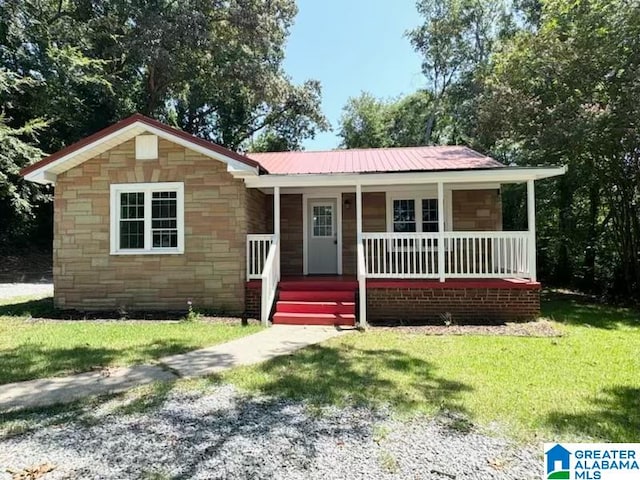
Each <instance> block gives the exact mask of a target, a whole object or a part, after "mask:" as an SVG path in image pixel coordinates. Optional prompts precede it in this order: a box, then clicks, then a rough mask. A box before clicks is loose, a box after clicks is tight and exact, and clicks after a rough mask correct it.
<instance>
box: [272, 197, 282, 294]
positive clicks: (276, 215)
mask: <svg viewBox="0 0 640 480" xmlns="http://www.w3.org/2000/svg"><path fill="white" fill-rule="evenodd" d="M273 236H274V237H275V242H276V245H277V247H276V248H277V252H276V269H277V271H278V281H280V187H273Z"/></svg>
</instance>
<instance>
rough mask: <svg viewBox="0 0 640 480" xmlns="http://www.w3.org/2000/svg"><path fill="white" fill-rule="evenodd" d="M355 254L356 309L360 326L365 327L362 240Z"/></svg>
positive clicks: (365, 288) (365, 299)
mask: <svg viewBox="0 0 640 480" xmlns="http://www.w3.org/2000/svg"><path fill="white" fill-rule="evenodd" d="M356 256H357V269H358V311H359V314H360V315H359V319H360V326H361V327H362V328H365V327H366V326H367V266H366V261H365V257H364V247H363V244H362V242H358V245H357V247H356Z"/></svg>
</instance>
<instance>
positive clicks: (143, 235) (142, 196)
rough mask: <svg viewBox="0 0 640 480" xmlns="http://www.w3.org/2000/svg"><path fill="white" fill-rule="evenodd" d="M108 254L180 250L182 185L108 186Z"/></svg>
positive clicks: (162, 252)
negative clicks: (109, 200) (109, 191)
mask: <svg viewBox="0 0 640 480" xmlns="http://www.w3.org/2000/svg"><path fill="white" fill-rule="evenodd" d="M110 217H111V218H110V224H111V225H110V228H111V254H112V255H145V254H147V255H148V254H180V253H184V184H183V183H182V182H164V183H121V184H113V185H111V213H110Z"/></svg>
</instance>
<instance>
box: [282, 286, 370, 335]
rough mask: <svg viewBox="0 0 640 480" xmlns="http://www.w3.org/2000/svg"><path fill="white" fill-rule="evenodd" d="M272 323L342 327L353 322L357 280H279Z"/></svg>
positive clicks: (353, 323) (354, 320) (354, 319)
mask: <svg viewBox="0 0 640 480" xmlns="http://www.w3.org/2000/svg"><path fill="white" fill-rule="evenodd" d="M278 288H279V294H278V301H277V302H276V309H275V313H274V315H273V319H272V320H273V323H274V324H281V325H341V326H354V325H355V322H356V290H357V288H358V283H357V282H356V281H345V280H339V281H337V280H335V279H326V280H323V279H314V280H310V279H304V280H290V281H281V282H280V284H279V286H278Z"/></svg>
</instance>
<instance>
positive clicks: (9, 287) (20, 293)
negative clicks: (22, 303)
mask: <svg viewBox="0 0 640 480" xmlns="http://www.w3.org/2000/svg"><path fill="white" fill-rule="evenodd" d="M52 295H53V284H52V283H0V300H3V299H7V298H13V297H31V296H34V297H35V296H42V297H48V296H52Z"/></svg>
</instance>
